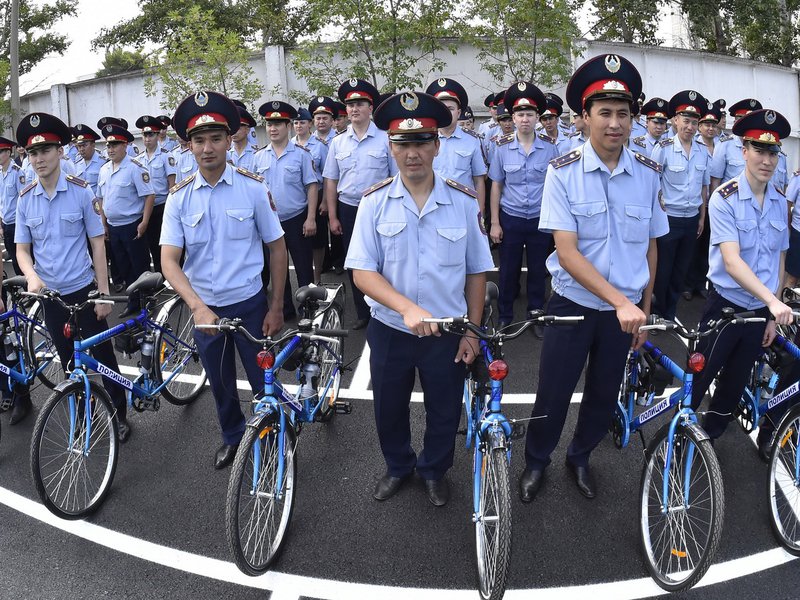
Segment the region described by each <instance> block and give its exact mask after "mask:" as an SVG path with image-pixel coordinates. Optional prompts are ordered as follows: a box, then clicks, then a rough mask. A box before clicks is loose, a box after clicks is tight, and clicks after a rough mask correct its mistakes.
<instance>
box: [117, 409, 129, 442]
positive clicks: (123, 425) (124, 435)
mask: <svg viewBox="0 0 800 600" xmlns="http://www.w3.org/2000/svg"><path fill="white" fill-rule="evenodd" d="M130 437H131V426H130V424H128V419H127V418H125V417H120V416H119V415H117V439H118V440H119V443H120V444H124V443H125V442H127V441H128V438H130Z"/></svg>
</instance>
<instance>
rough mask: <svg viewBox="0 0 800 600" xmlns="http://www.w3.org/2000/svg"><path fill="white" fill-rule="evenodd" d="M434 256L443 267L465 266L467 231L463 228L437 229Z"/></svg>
mask: <svg viewBox="0 0 800 600" xmlns="http://www.w3.org/2000/svg"><path fill="white" fill-rule="evenodd" d="M436 233H438V234H439V235H438V236H437V237H436V256H437V258H438V259H439V264H440V265H441V266H443V267H454V266H457V265H464V264H466V255H467V229H466V228H465V227H437V228H436Z"/></svg>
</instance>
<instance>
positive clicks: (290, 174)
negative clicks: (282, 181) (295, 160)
mask: <svg viewBox="0 0 800 600" xmlns="http://www.w3.org/2000/svg"><path fill="white" fill-rule="evenodd" d="M284 170H285V171H286V177H287V178H288V179H289V181H290V182H291V183H297V181H298V180H299V179H300V165H286V167H284Z"/></svg>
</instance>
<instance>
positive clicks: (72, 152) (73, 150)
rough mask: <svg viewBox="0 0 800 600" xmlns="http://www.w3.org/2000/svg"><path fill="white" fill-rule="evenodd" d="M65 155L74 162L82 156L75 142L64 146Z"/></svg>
mask: <svg viewBox="0 0 800 600" xmlns="http://www.w3.org/2000/svg"><path fill="white" fill-rule="evenodd" d="M64 156H66V157H67V159H68V160H70V161H71V162H74V163H75V162H78V159H79V158H80V157H81V155H80V153H79V152H78V147H77V146H76V145H75V144H69V145H68V146H66V147H65V148H64Z"/></svg>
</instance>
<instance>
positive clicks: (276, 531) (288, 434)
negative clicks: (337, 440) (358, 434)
mask: <svg viewBox="0 0 800 600" xmlns="http://www.w3.org/2000/svg"><path fill="white" fill-rule="evenodd" d="M341 293H343V288H342V286H337V287H336V288H333V289H329V288H324V287H316V286H307V287H303V288H300V289H299V290H298V291H297V293H296V298H297V301H298V302H299V303H300V307H301V309H300V320H299V321H298V324H297V330H293V331H289V332H287V333H286V334H284V335H282V336H281V337H280V338H278V339H274V340H273V339H272V338H270V337H267V338H263V339H261V338H256V337H254V336H253V335H252V334H251V333H250V332H249V331H247V330H246V329H245V328H244V327H242V325H241V321H239V320H238V319H220V321H219V323H217V324H216V325H202V326H198V329H217V330H219V331H222V332H224V333H225V334H226V335H234V334H241V335H243V336H245V337H246V338H247V339H249V340H250V341H252V342H253V343H254V344H258V345H260V346H261V347H262V350H261V352H259V354H258V364H259V367H261V368H262V369H263V370H264V393H263V394H258V395H256V397H255V398H253V400H252V407H253V415H252V417H250V418H249V419H248V421H247V426H246V429H245V432H244V436H243V437H242V440H241V442H240V443H239V450H238V451H237V453H236V458H235V460H234V462H233V467H232V468H231V476H230V481H229V483H228V494H227V498H226V510H225V524H226V527H225V529H226V533H227V538H228V546H229V547H230V550H231V554H232V555H233V558H234V561H235V562H236V566H237V567H239V569H240V570H241V571H242V572H243V573H246V574H248V575H260V574H262V573H264V572H265V571H266V570H267V569H268V568H269V566H270V565H271V564H272V562H273V561H274V560H275V559H276V558H277V556H278V555H279V553H280V551H281V549H282V548H283V543H284V541H285V538H286V533H287V531H288V528H289V523H290V521H291V518H292V510H293V507H294V498H295V493H296V487H295V486H296V482H297V461H296V459H295V451H296V446H297V436H298V434H299V433H300V431H301V430H302V426H303V424H304V423H311V422H314V421H327V420H329V419H330V418H331V417H332V416H333V414H337V413H340V414H348V413H350V404H349V403H348V402H341V401H339V400H338V395H339V386H340V382H341V374H342V370H343V369H344V365H343V362H342V361H343V359H342V348H343V344H342V338H343V337H346V336H347V331H344V330H342V329H340V327H341V324H342V311H343V309H342V307H343V302H342V300H341V297H340V296H341ZM278 348H281V349H280V350H279V351H277V349H278ZM276 351H277V354H276ZM281 369H284V370H285V371H288V372H293V374H294V378H295V381H296V382H297V388H296V389H295V390H292V391H290V390H289V389H287V387H285V386H284V385H283V384H282V383H281V382H280V381H279V380H278V377H277V376H278V373H279V371H280V370H281Z"/></svg>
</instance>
